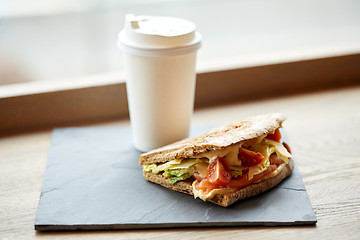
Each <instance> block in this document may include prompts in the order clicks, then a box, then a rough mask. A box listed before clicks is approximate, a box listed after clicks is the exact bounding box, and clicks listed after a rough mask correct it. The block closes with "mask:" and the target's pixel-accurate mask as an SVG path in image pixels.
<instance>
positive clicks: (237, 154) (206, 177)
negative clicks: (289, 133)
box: [143, 129, 291, 201]
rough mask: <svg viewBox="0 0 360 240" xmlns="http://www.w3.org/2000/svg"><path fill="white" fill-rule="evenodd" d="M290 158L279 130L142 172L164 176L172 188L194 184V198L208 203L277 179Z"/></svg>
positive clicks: (144, 168)
mask: <svg viewBox="0 0 360 240" xmlns="http://www.w3.org/2000/svg"><path fill="white" fill-rule="evenodd" d="M290 158H291V153H290V148H289V147H288V145H287V144H286V143H283V142H282V141H281V133H280V131H279V129H277V130H275V131H274V132H273V133H269V134H267V135H266V136H263V137H260V138H257V139H254V140H251V141H248V142H245V143H241V144H240V143H239V144H234V145H232V146H229V147H227V148H225V149H222V150H216V151H209V152H206V153H202V154H199V155H197V156H194V157H193V158H186V159H174V160H172V161H169V162H166V163H163V164H146V165H144V166H143V171H144V172H152V173H154V174H162V175H163V176H164V177H166V178H168V179H169V183H170V184H175V183H176V182H179V181H192V190H193V194H194V197H195V198H197V197H198V198H201V199H202V200H204V201H206V200H207V199H210V198H212V197H214V196H215V195H216V194H224V193H231V192H235V191H237V190H239V189H242V188H245V187H247V186H248V185H250V184H252V183H257V182H260V181H262V180H266V179H268V178H271V177H275V176H276V175H277V174H278V173H279V172H281V170H282V169H283V168H284V166H285V165H286V164H288V161H289V159H290Z"/></svg>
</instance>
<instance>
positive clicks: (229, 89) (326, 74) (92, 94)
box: [0, 54, 360, 134]
mask: <svg viewBox="0 0 360 240" xmlns="http://www.w3.org/2000/svg"><path fill="white" fill-rule="evenodd" d="M359 65H360V54H352V55H344V56H337V57H328V58H319V59H313V60H304V61H294V62H288V63H280V64H271V65H263V66H254V67H245V68H236V69H230V70H219V71H209V72H200V73H198V75H197V83H196V95H195V109H197V108H202V107H207V106H214V105H219V104H226V103H230V102H239V101H248V100H255V99H263V98H269V97H275V96H284V95H290V94H297V93H302V92H308V91H318V90H323V89H330V88H339V87H346V86H352V85H357V84H360V68H359V67H358V66H359ZM127 117H128V105H127V96H126V86H125V81H124V78H123V77H121V76H119V75H106V76H97V77H92V78H88V79H84V80H81V81H74V82H71V81H67V82H64V83H57V84H54V83H47V82H34V83H23V84H13V85H8V86H4V87H1V88H0V133H1V134H9V133H13V132H18V131H24V130H29V129H39V128H49V127H60V126H69V125H73V124H82V123H90V122H95V121H103V120H111V119H120V118H127Z"/></svg>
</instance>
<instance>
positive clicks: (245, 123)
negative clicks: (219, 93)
mask: <svg viewBox="0 0 360 240" xmlns="http://www.w3.org/2000/svg"><path fill="white" fill-rule="evenodd" d="M285 120H286V117H285V116H284V115H283V114H281V113H272V114H268V115H260V116H255V117H251V118H247V119H244V120H240V121H236V122H232V123H230V124H227V125H225V126H222V127H219V128H216V129H213V130H210V131H208V132H206V133H204V134H202V135H200V136H197V137H194V138H189V139H184V140H182V141H178V142H175V143H173V144H170V145H167V146H164V147H161V148H158V149H155V150H153V151H150V152H148V153H144V154H141V155H140V165H142V164H152V163H164V162H167V161H171V160H173V159H179V158H191V157H194V156H196V155H199V154H201V153H204V152H208V151H216V150H221V149H224V148H226V147H228V146H231V145H234V144H238V143H244V142H247V141H251V140H252V139H256V138H259V137H262V136H265V135H267V134H268V133H270V132H273V131H275V130H276V129H278V128H279V127H281V124H282V123H283V122H284V121H285Z"/></svg>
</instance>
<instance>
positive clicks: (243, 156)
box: [238, 148, 264, 167]
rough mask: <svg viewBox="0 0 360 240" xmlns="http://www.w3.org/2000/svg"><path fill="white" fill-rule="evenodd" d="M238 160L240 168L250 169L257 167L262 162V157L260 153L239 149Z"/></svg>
mask: <svg viewBox="0 0 360 240" xmlns="http://www.w3.org/2000/svg"><path fill="white" fill-rule="evenodd" d="M238 158H239V160H240V161H241V166H244V167H252V166H255V165H258V164H259V163H260V162H261V161H262V160H264V156H263V155H261V154H260V153H258V152H254V151H251V150H248V149H245V148H240V149H239V154H238Z"/></svg>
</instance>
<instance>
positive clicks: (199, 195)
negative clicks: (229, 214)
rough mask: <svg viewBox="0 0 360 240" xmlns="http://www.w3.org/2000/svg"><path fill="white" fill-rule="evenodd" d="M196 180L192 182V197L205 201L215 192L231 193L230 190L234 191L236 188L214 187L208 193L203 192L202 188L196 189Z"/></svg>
mask: <svg viewBox="0 0 360 240" xmlns="http://www.w3.org/2000/svg"><path fill="white" fill-rule="evenodd" d="M197 182H198V181H197V180H195V181H194V182H193V184H192V187H193V194H194V198H200V199H202V200H203V201H206V200H207V199H210V198H213V197H214V196H215V195H216V194H225V193H231V192H235V191H236V190H237V189H235V188H220V189H214V190H211V191H210V192H209V193H208V194H205V193H204V192H203V191H202V190H197V189H196V188H195V184H196V183H197Z"/></svg>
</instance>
